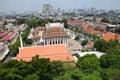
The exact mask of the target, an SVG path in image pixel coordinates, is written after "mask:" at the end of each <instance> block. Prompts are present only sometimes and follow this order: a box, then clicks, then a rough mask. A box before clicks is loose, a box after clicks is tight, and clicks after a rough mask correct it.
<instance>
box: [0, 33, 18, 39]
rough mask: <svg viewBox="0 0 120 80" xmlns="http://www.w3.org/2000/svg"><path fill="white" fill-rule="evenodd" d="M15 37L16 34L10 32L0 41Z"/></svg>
mask: <svg viewBox="0 0 120 80" xmlns="http://www.w3.org/2000/svg"><path fill="white" fill-rule="evenodd" d="M15 35H16V32H10V33H9V34H8V35H6V36H5V37H4V38H2V41H8V40H11V39H12V38H13V37H14V36H15Z"/></svg>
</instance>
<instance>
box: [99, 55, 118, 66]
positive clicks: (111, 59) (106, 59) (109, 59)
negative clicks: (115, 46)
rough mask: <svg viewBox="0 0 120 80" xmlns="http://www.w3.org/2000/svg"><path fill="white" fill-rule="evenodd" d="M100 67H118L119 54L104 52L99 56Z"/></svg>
mask: <svg viewBox="0 0 120 80" xmlns="http://www.w3.org/2000/svg"><path fill="white" fill-rule="evenodd" d="M100 62H101V67H102V68H110V67H113V68H119V66H120V55H116V54H109V53H108V54H105V55H103V56H101V58H100Z"/></svg>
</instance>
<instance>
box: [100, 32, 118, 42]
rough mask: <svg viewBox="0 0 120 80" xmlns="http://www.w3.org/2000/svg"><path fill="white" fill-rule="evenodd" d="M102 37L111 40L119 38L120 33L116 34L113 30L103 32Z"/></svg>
mask: <svg viewBox="0 0 120 80" xmlns="http://www.w3.org/2000/svg"><path fill="white" fill-rule="evenodd" d="M102 38H103V40H105V41H109V40H111V39H113V40H118V39H119V35H118V34H115V33H112V32H108V33H106V34H102Z"/></svg>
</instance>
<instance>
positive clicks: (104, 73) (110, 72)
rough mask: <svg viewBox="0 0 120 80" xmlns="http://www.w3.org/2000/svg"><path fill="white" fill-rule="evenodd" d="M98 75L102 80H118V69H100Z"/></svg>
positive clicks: (119, 76)
mask: <svg viewBox="0 0 120 80" xmlns="http://www.w3.org/2000/svg"><path fill="white" fill-rule="evenodd" d="M100 74H101V78H102V80H120V69H112V68H108V69H102V70H101V72H100Z"/></svg>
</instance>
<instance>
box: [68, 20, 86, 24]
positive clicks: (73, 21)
mask: <svg viewBox="0 0 120 80" xmlns="http://www.w3.org/2000/svg"><path fill="white" fill-rule="evenodd" d="M67 22H68V23H79V22H85V20H71V19H69V20H67Z"/></svg>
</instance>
